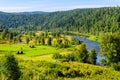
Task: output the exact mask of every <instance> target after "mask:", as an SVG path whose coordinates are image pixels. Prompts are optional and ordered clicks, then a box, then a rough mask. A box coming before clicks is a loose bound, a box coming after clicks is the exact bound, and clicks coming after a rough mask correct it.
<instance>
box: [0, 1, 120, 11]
mask: <svg viewBox="0 0 120 80" xmlns="http://www.w3.org/2000/svg"><path fill="white" fill-rule="evenodd" d="M108 6H120V0H0V11H4V12H30V11H45V12H52V11H63V10H70V9H76V8H95V7H108Z"/></svg>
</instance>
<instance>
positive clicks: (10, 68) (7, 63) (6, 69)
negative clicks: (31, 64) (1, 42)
mask: <svg viewBox="0 0 120 80" xmlns="http://www.w3.org/2000/svg"><path fill="white" fill-rule="evenodd" d="M1 73H2V75H4V76H5V78H7V80H18V79H19V77H20V75H21V72H20V70H19V66H18V62H17V60H16V59H15V57H14V55H11V54H8V55H5V56H4V57H3V58H2V59H1Z"/></svg>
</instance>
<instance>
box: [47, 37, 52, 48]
mask: <svg viewBox="0 0 120 80" xmlns="http://www.w3.org/2000/svg"><path fill="white" fill-rule="evenodd" d="M47 44H48V45H50V46H51V45H52V38H51V37H49V38H48V41H47Z"/></svg>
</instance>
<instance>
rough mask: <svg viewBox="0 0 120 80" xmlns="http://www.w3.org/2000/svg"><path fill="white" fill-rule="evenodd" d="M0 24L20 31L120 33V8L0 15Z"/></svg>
mask: <svg viewBox="0 0 120 80" xmlns="http://www.w3.org/2000/svg"><path fill="white" fill-rule="evenodd" d="M0 24H2V25H4V26H6V27H8V28H18V29H20V30H53V29H54V30H67V31H78V32H82V33H91V34H99V32H116V31H118V32H119V31H120V7H108V8H95V9H93V8H92V9H75V10H70V11H62V12H52V13H48V14H34V13H33V14H32V13H31V14H27V15H26V13H25V14H24V13H23V14H17V15H15V14H8V13H3V12H1V13H0Z"/></svg>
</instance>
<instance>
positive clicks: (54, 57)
mask: <svg viewBox="0 0 120 80" xmlns="http://www.w3.org/2000/svg"><path fill="white" fill-rule="evenodd" d="M52 58H53V59H61V58H62V55H61V54H60V53H55V54H53V57H52Z"/></svg>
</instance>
